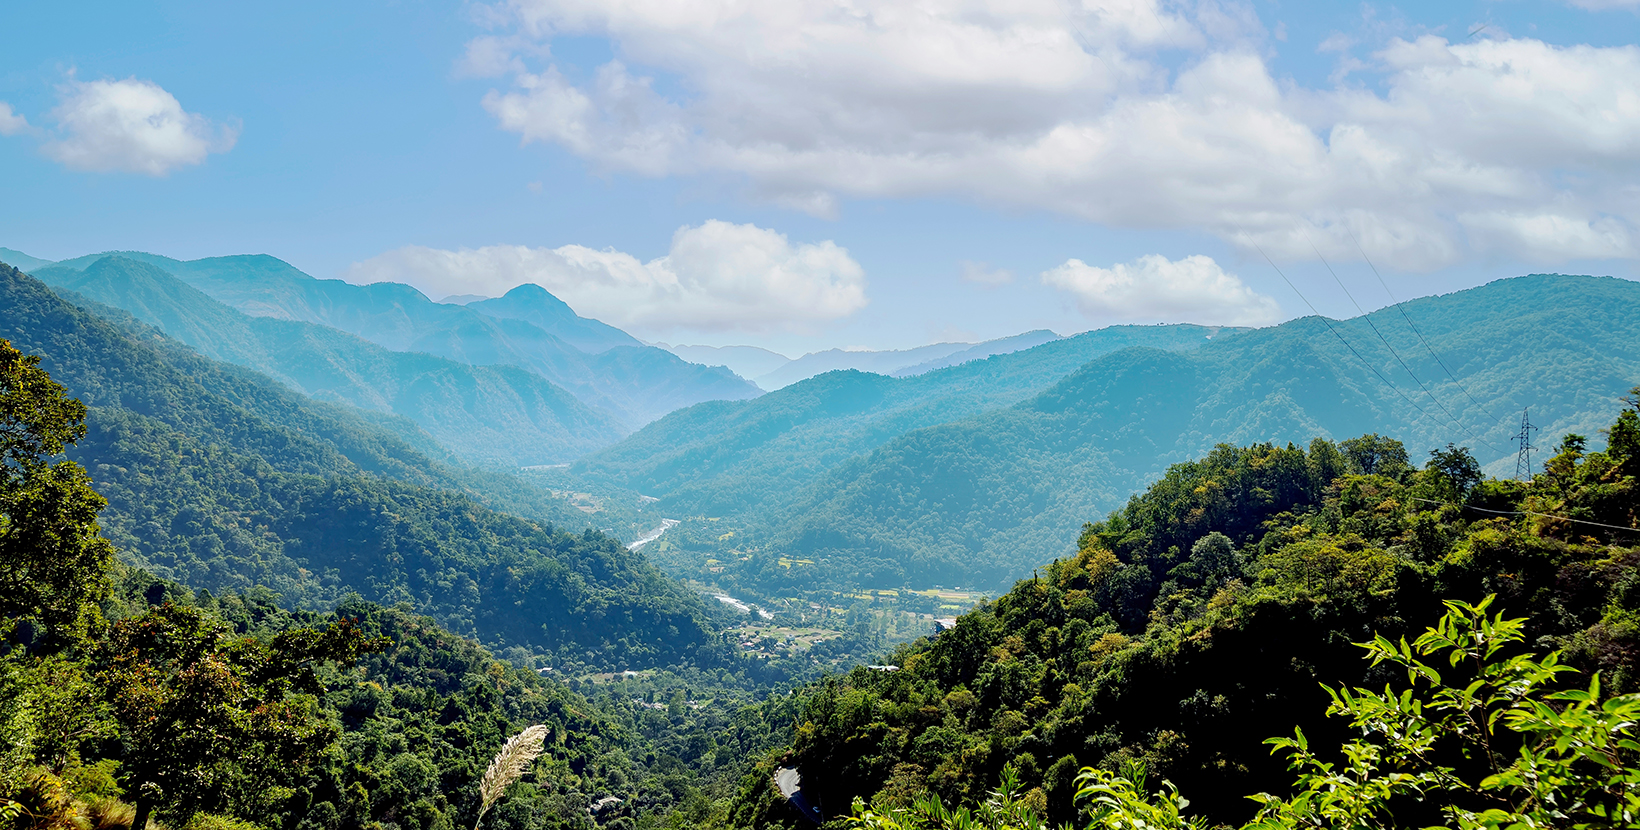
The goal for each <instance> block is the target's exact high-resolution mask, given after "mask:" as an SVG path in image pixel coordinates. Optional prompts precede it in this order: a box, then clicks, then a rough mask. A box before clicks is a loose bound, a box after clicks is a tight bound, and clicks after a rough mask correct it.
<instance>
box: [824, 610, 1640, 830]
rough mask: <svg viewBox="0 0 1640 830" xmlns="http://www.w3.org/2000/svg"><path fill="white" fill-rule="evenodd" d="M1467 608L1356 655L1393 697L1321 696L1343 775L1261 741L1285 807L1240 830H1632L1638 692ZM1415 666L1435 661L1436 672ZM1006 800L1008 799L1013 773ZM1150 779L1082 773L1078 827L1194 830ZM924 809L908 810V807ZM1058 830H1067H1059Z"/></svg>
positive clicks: (883, 818) (955, 818)
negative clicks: (1614, 688)
mask: <svg viewBox="0 0 1640 830" xmlns="http://www.w3.org/2000/svg"><path fill="white" fill-rule="evenodd" d="M1491 604H1492V598H1490V597H1488V598H1487V599H1486V600H1484V601H1482V602H1481V603H1480V604H1478V605H1469V604H1467V603H1463V602H1456V601H1448V602H1446V608H1447V613H1446V614H1445V616H1443V617H1442V618H1441V619H1440V621H1439V622H1438V623H1437V624H1436V625H1435V626H1434V627H1432V628H1430V629H1428V630H1427V631H1426V632H1424V634H1422V635H1421V636H1419V637H1418V638H1417V639H1416V640H1415V641H1414V642H1413V643H1411V644H1410V645H1409V644H1408V643H1407V641H1406V640H1405V639H1401V640H1400V641H1399V642H1396V641H1391V640H1390V639H1388V638H1386V637H1384V636H1382V635H1377V636H1375V637H1374V638H1373V640H1372V641H1370V642H1368V643H1364V644H1361V645H1362V646H1363V647H1364V648H1365V649H1366V650H1367V656H1368V659H1369V660H1370V662H1371V664H1372V665H1374V666H1376V665H1379V664H1388V665H1394V666H1398V667H1400V668H1402V669H1404V670H1405V673H1406V677H1407V682H1406V686H1405V688H1403V689H1402V690H1401V691H1400V692H1399V693H1397V692H1396V691H1395V690H1394V689H1393V688H1392V687H1391V686H1390V685H1388V684H1386V686H1385V688H1384V691H1383V692H1382V693H1377V692H1372V691H1370V690H1367V689H1363V688H1357V689H1355V690H1354V691H1351V690H1348V689H1343V688H1339V689H1333V688H1329V689H1327V691H1328V693H1329V694H1330V695H1331V697H1332V702H1331V704H1330V705H1329V706H1328V708H1327V713H1328V714H1329V715H1333V716H1335V717H1338V718H1340V719H1346V720H1348V721H1349V722H1350V727H1351V732H1352V733H1353V734H1354V735H1356V736H1357V737H1354V738H1352V739H1350V740H1348V741H1346V742H1345V743H1344V744H1343V746H1342V748H1341V751H1340V753H1339V754H1340V755H1341V756H1342V758H1341V759H1340V760H1339V761H1331V760H1327V756H1324V755H1323V754H1321V753H1318V752H1317V751H1315V750H1313V749H1312V748H1311V743H1310V741H1309V740H1308V739H1307V738H1306V737H1305V735H1304V732H1303V731H1302V730H1298V731H1296V732H1295V734H1294V737H1292V738H1272V739H1270V740H1268V741H1266V743H1268V744H1270V745H1271V746H1273V747H1274V748H1275V750H1276V751H1277V752H1278V753H1283V754H1286V755H1287V756H1288V757H1289V758H1290V759H1291V760H1290V764H1291V768H1292V769H1293V770H1294V771H1295V772H1296V773H1297V780H1296V781H1295V782H1294V785H1293V787H1292V793H1293V794H1292V795H1288V796H1277V795H1270V794H1259V795H1255V796H1252V797H1251V798H1252V800H1253V801H1255V802H1257V803H1258V804H1260V805H1261V807H1260V809H1259V812H1258V814H1257V815H1256V816H1254V817H1253V819H1252V820H1251V821H1249V822H1248V823H1247V824H1246V825H1244V830H1295V828H1311V827H1313V828H1349V829H1351V830H1353V829H1354V828H1360V829H1361V830H1367V828H1377V827H1405V826H1417V825H1418V823H1419V822H1420V821H1421V820H1436V819H1438V820H1440V821H1441V822H1443V824H1444V826H1448V827H1459V828H1468V829H1470V830H1481V828H1487V829H1488V830H1494V829H1497V828H1529V827H1630V826H1634V824H1635V823H1636V822H1637V821H1640V741H1637V740H1636V735H1635V733H1636V730H1637V729H1640V727H1637V725H1636V724H1637V716H1640V694H1633V693H1631V694H1625V695H1617V696H1604V695H1603V694H1602V691H1601V686H1600V678H1599V676H1598V675H1596V676H1594V677H1592V678H1590V680H1589V683H1588V687H1587V689H1583V688H1576V687H1571V688H1568V687H1565V686H1564V685H1562V684H1561V683H1560V682H1559V681H1558V678H1559V677H1560V676H1561V675H1562V674H1565V673H1568V672H1574V671H1575V670H1574V669H1572V668H1571V667H1569V666H1565V665H1562V664H1561V663H1560V662H1559V659H1558V654H1550V655H1548V656H1546V657H1545V658H1543V659H1541V660H1539V659H1536V658H1535V657H1534V656H1533V655H1531V654H1528V653H1521V652H1519V651H1518V648H1519V645H1520V643H1521V641H1522V639H1523V636H1522V631H1523V630H1524V623H1525V620H1523V619H1505V618H1504V617H1503V615H1502V614H1497V615H1495V616H1492V617H1488V615H1487V613H1486V612H1487V608H1488V606H1490V605H1491ZM1423 658H1436V660H1435V661H1432V662H1433V663H1439V664H1445V665H1434V664H1432V662H1425V660H1424V659H1423ZM1003 775H1004V782H1005V784H1004V788H1005V789H1007V788H1009V787H1010V786H1017V785H1016V784H1015V783H1014V781H1013V778H1014V776H1013V769H1012V767H1010V768H1008V769H1007V770H1005V771H1004V774H1003ZM1146 779H1147V769H1146V765H1145V764H1143V763H1139V762H1134V761H1128V762H1125V763H1123V764H1122V765H1121V772H1120V773H1119V774H1118V773H1113V772H1111V771H1109V770H1105V769H1098V768H1092V767H1089V768H1084V769H1083V770H1082V772H1081V774H1080V775H1078V777H1077V781H1078V783H1079V784H1080V785H1081V786H1080V788H1079V789H1078V790H1077V793H1076V799H1077V801H1078V802H1079V804H1080V805H1081V807H1082V811H1083V812H1084V813H1085V814H1086V815H1087V816H1088V819H1089V820H1088V821H1087V824H1086V827H1087V828H1089V830H1093V828H1105V830H1164V829H1166V830H1171V829H1173V828H1205V827H1207V826H1209V825H1208V822H1207V820H1206V818H1205V817H1204V816H1199V815H1197V816H1192V815H1187V814H1186V813H1185V810H1186V808H1188V807H1189V802H1188V801H1187V800H1185V799H1184V798H1183V797H1181V796H1180V795H1179V791H1178V789H1177V788H1175V787H1174V786H1173V784H1172V783H1171V782H1168V781H1164V782H1162V789H1161V790H1160V791H1159V792H1155V793H1152V792H1150V791H1149V790H1147V788H1146ZM925 802H927V803H931V804H933V805H934V807H935V809H934V810H926V809H919V811H917V812H916V815H917V816H918V818H919V819H920V821H918V822H917V823H910V822H903V823H902V822H898V821H896V819H898V818H899V817H900V816H901V815H904V814H905V813H906V811H895V810H884V811H880V812H879V811H867V810H866V809H865V805H864V803H863V802H862V801H860V800H859V799H856V800H855V802H854V805H855V806H854V816H853V817H852V818H851V821H852V822H853V823H855V824H857V825H859V826H864V827H882V828H901V827H906V828H911V827H916V828H919V830H921V829H922V828H928V830H935V829H936V828H938V829H939V830H945V828H950V829H951V830H957V829H958V828H962V829H963V830H967V829H968V828H974V830H980V829H981V828H998V830H1001V828H1012V827H1020V826H1036V825H1032V824H1031V823H1029V822H1019V821H1016V820H1010V818H1009V817H1004V816H999V815H995V814H982V817H981V818H980V820H977V821H976V820H970V819H969V818H968V817H967V815H966V813H965V811H955V812H953V811H946V810H944V808H943V807H940V806H939V802H938V800H937V799H925ZM921 807H922V803H919V808H921ZM1065 826H1066V827H1067V828H1068V827H1069V824H1068V823H1067V824H1066V825H1065Z"/></svg>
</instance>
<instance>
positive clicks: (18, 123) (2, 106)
mask: <svg viewBox="0 0 1640 830" xmlns="http://www.w3.org/2000/svg"><path fill="white" fill-rule="evenodd" d="M28 129H29V126H28V119H27V118H24V117H23V116H22V115H21V114H19V113H15V112H12V111H11V105H10V104H8V103H6V102H5V101H0V135H17V134H19V133H24V132H28Z"/></svg>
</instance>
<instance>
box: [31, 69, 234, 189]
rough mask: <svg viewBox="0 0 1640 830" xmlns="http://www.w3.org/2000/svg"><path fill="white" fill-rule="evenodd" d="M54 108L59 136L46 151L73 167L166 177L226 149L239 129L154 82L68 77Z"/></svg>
mask: <svg viewBox="0 0 1640 830" xmlns="http://www.w3.org/2000/svg"><path fill="white" fill-rule="evenodd" d="M62 93H63V95H62V101H61V103H59V104H58V106H57V108H56V109H54V110H52V113H51V115H52V118H54V119H55V120H56V122H57V127H58V133H59V135H58V138H56V139H54V140H52V141H48V142H46V144H45V145H44V147H43V148H42V149H43V150H44V151H45V154H46V155H47V156H49V157H50V158H53V159H55V160H57V161H59V162H61V163H62V164H63V165H64V166H66V167H69V168H71V169H74V170H87V171H93V172H110V171H121V172H127V173H144V174H147V175H150V176H164V175H166V174H168V173H170V172H172V171H173V170H176V169H178V168H180V167H186V166H188V165H194V164H199V163H201V162H203V161H205V157H206V156H208V155H209V154H211V153H225V152H227V151H228V150H229V149H231V148H232V147H233V145H234V141H235V140H236V139H237V138H238V130H237V129H235V128H233V127H230V126H224V125H219V124H215V123H213V122H211V121H210V119H207V118H205V117H204V116H201V115H196V114H194V113H190V112H187V111H185V110H184V109H183V108H182V104H181V103H179V102H178V101H177V99H176V97H175V96H173V95H172V94H171V93H169V92H166V91H165V90H164V89H162V88H160V86H159V85H158V84H155V83H153V82H151V81H140V80H137V79H135V78H127V79H125V80H123V81H107V80H103V81H73V80H71V81H69V82H68V83H67V84H65V85H64V86H63V89H62Z"/></svg>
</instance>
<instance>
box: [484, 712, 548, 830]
mask: <svg viewBox="0 0 1640 830" xmlns="http://www.w3.org/2000/svg"><path fill="white" fill-rule="evenodd" d="M547 732H548V729H547V727H545V726H539V725H537V726H532V727H530V728H528V729H526V730H524V731H523V732H520V733H518V734H517V735H514V736H512V737H511V738H509V739H508V740H507V742H506V743H504V744H502V745H501V751H500V752H497V753H496V754H495V760H493V761H491V762H490V768H489V769H487V770H485V771H484V778H483V779H481V780H480V781H479V782H478V798H479V805H478V820H477V821H474V822H473V830H478V823H479V822H480V821H483V820H484V814H485V813H488V812H489V811H490V807H491V806H492V805H494V804H495V803H496V802H497V801H500V800H501V794H502V793H504V792H506V791H507V787H508V786H510V785H511V784H512V783H513V782H514V781H517V780H518V779H520V778H523V777H524V771H525V770H527V769H529V768H530V764H532V763H534V762H535V759H536V758H538V757H540V755H541V750H542V748H543V747H544V745H545V744H546V742H547Z"/></svg>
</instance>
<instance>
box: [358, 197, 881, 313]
mask: <svg viewBox="0 0 1640 830" xmlns="http://www.w3.org/2000/svg"><path fill="white" fill-rule="evenodd" d="M347 279H348V280H349V281H352V282H356V283H370V282H383V281H392V282H404V283H408V284H410V285H413V286H415V287H417V288H419V289H421V290H422V291H423V292H424V293H426V294H427V295H428V296H433V297H441V296H446V295H450V294H482V295H487V296H500V295H501V294H503V293H505V292H506V291H508V290H510V289H512V288H514V287H517V286H519V285H522V284H524V283H535V284H536V285H539V286H541V287H543V288H545V289H547V290H548V291H550V292H552V293H553V294H555V295H557V296H558V297H559V298H560V299H562V300H563V301H564V302H566V303H569V305H570V306H571V307H572V308H574V309H575V310H576V312H577V313H580V314H582V315H585V316H589V317H595V318H597V319H600V320H603V321H605V322H608V323H611V324H614V325H617V326H620V327H623V328H631V329H634V330H637V331H643V332H646V333H649V334H652V335H653V334H660V333H663V332H671V331H726V330H741V331H749V332H762V331H772V330H780V329H791V328H794V327H801V326H804V325H808V324H814V323H819V322H824V321H827V320H834V319H837V318H840V317H846V316H848V315H850V314H853V313H854V312H856V311H859V310H860V309H862V308H864V307H865V305H866V294H865V272H864V271H863V270H862V269H861V268H860V265H859V263H857V262H855V261H854V259H853V258H852V257H850V256H849V253H848V251H847V250H845V249H843V248H841V247H838V246H837V245H836V244H835V243H833V242H830V241H826V242H819V243H814V244H808V243H803V244H793V243H792V242H791V241H790V240H788V239H787V238H786V236H785V235H784V234H780V233H777V232H775V231H771V230H767V229H764V228H759V227H756V226H754V225H749V224H748V225H736V224H732V223H729V222H720V221H716V220H712V221H708V222H705V223H703V224H701V225H699V226H696V227H683V228H680V229H678V231H677V233H675V234H673V235H672V245H671V249H670V250H669V251H668V253H667V255H666V256H663V257H659V258H656V259H652V260H650V261H648V262H642V261H640V260H639V259H638V258H637V257H634V256H632V255H631V254H627V253H623V252H621V251H616V250H611V249H605V250H601V251H600V250H594V249H592V248H587V247H583V246H581V245H565V246H563V247H561V248H551V249H549V248H529V247H524V246H514V245H496V246H490V247H484V248H477V249H462V250H459V251H444V250H437V249H433V248H424V247H419V246H412V247H406V248H400V249H398V250H394V251H388V252H387V253H384V254H381V255H380V256H377V257H374V258H372V259H369V260H366V261H364V262H361V263H358V264H356V265H354V266H353V267H352V268H351V269H350V270H349V272H348V274H347Z"/></svg>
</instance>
